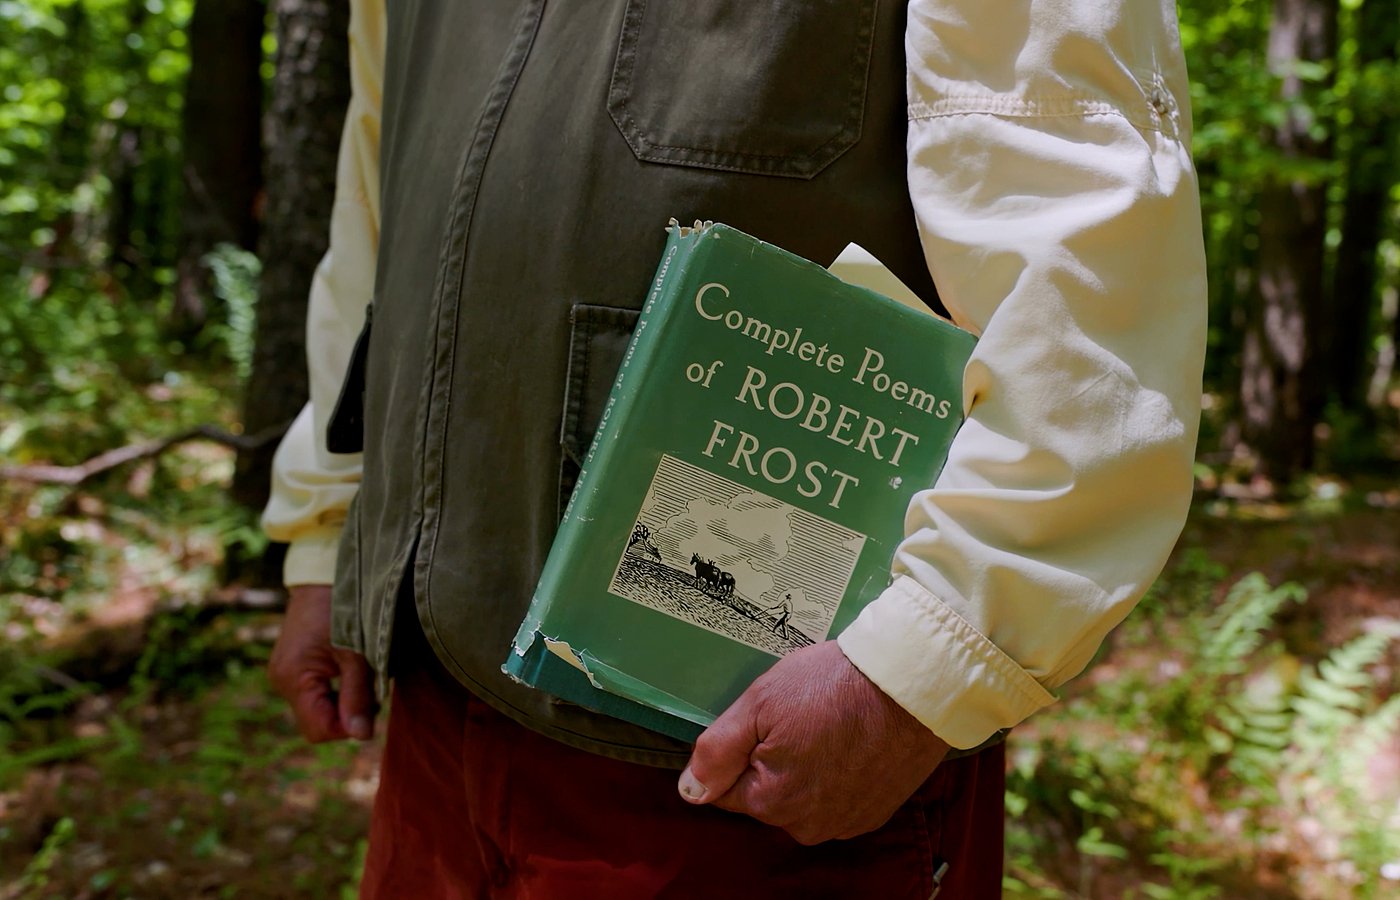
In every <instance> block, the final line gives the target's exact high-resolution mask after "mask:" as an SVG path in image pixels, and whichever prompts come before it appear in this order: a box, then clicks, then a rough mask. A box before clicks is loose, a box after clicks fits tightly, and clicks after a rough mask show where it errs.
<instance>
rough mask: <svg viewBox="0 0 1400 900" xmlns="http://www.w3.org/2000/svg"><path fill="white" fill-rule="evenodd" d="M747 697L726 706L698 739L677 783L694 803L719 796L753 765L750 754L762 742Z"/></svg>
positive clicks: (707, 800) (684, 795)
mask: <svg viewBox="0 0 1400 900" xmlns="http://www.w3.org/2000/svg"><path fill="white" fill-rule="evenodd" d="M743 699H744V698H743V697H740V698H739V700H738V701H736V702H735V704H734V705H733V706H731V707H730V708H729V709H727V710H725V711H724V714H723V715H721V716H720V717H719V718H718V719H716V720H715V722H714V724H713V725H711V726H710V727H709V728H706V729H705V731H704V733H703V734H701V735H700V738H699V739H698V740H697V741H696V742H695V750H694V751H693V752H692V753H691V754H690V762H689V763H688V764H687V765H686V767H685V771H683V772H681V778H680V783H679V784H678V785H677V787H678V788H679V790H680V792H681V796H682V797H684V798H685V799H686V800H688V801H690V802H691V803H710V802H712V801H715V800H718V799H719V798H720V797H722V796H724V795H725V793H727V792H728V791H729V789H730V788H731V787H733V786H734V782H736V781H738V780H739V776H740V775H742V774H744V770H745V769H747V768H748V767H749V757H750V755H752V753H753V751H754V748H755V747H757V746H758V731H757V729H756V728H755V726H754V721H753V715H752V713H751V712H750V707H749V704H747V703H744V702H743Z"/></svg>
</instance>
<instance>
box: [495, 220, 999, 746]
mask: <svg viewBox="0 0 1400 900" xmlns="http://www.w3.org/2000/svg"><path fill="white" fill-rule="evenodd" d="M974 343H975V339H974V338H973V337H972V336H971V335H970V334H968V333H966V332H964V331H962V330H961V329H958V328H957V327H955V326H953V325H952V324H950V323H948V322H946V321H944V320H942V319H940V318H938V317H936V316H934V315H933V314H932V313H928V312H924V311H916V310H914V309H911V308H909V307H907V306H904V305H901V304H900V303H897V302H895V301H893V300H890V299H888V298H886V297H884V296H881V295H879V294H876V293H874V292H872V291H869V290H867V289H865V288H862V287H857V286H854V285H851V284H847V283H846V282H844V281H842V280H840V279H839V278H837V277H836V276H834V275H832V274H831V273H830V272H828V271H826V270H825V269H823V268H821V267H820V266H818V265H816V264H815V263H812V262H809V261H807V260H804V259H801V258H800V257H797V256H794V255H792V254H790V253H787V252H785V251H783V250H781V249H778V248H776V247H773V246H772V245H769V244H766V243H763V242H762V241H759V240H757V239H755V238H752V237H750V236H748V235H746V234H744V233H742V232H739V231H736V230H734V229H732V228H729V227H727V226H724V225H720V224H710V223H704V224H699V223H697V226H696V227H693V228H681V227H678V226H675V225H674V224H673V226H672V228H671V236H670V239H669V241H668V243H667V247H666V251H665V253H664V254H663V257H662V261H661V263H660V266H659V267H658V270H657V274H656V277H655V279H654V280H653V282H652V286H651V290H650V292H649V295H648V299H647V302H646V306H645V307H644V309H643V311H642V316H641V319H640V320H639V322H638V324H637V329H636V332H635V333H634V335H633V338H632V343H631V345H630V347H629V349H628V351H627V355H626V357H625V358H624V361H623V364H622V367H621V369H620V371H619V373H618V376H617V380H616V382H615V383H614V386H613V391H612V395H611V397H610V398H609V400H608V403H607V406H606V407H605V410H604V413H603V418H602V422H601V424H600V425H599V429H598V432H597V436H596V438H595V439H594V443H593V445H592V447H591V449H590V450H589V453H588V456H587V457H586V459H585V461H584V465H583V471H582V472H581V473H580V475H579V479H578V483H577V486H576V487H575V490H574V493H573V497H572V499H571V500H570V502H569V505H568V507H567V509H566V512H565V514H564V518H563V520H562V522H561V523H560V527H559V531H558V534H557V536H556V539H555V543H554V545H553V548H552V550H551V552H550V555H549V558H548V561H547V562H546V564H545V568H544V572H543V574H542V576H541V579H540V583H539V586H538V588H537V590H536V593H535V596H534V599H533V601H532V603H531V606H530V610H529V613H528V615H527V616H526V618H525V621H524V622H523V623H522V624H521V627H520V630H519V632H518V633H517V635H516V637H515V641H514V645H513V647H512V648H511V652H510V654H509V656H508V658H507V660H506V663H505V666H504V669H505V671H506V672H507V673H509V674H510V675H512V676H514V677H515V678H517V679H519V680H521V681H524V682H526V683H529V684H533V685H535V686H536V687H539V688H541V689H543V690H546V691H548V692H550V693H553V694H556V695H558V696H561V697H563V698H564V699H566V700H570V701H573V702H576V703H580V704H582V705H584V706H589V707H592V708H594V709H598V710H600V711H602V712H605V713H609V714H612V715H616V716H619V717H621V718H625V719H629V720H631V721H634V722H637V723H638V724H642V725H644V726H647V727H650V728H653V729H655V730H658V731H662V732H664V733H668V734H671V735H673V736H676V737H680V738H683V739H694V737H695V736H696V735H698V734H699V732H700V731H701V730H702V729H703V727H704V726H705V725H708V724H709V723H710V722H712V721H713V720H714V718H715V717H716V716H717V715H718V714H719V713H720V712H722V711H723V710H724V708H725V707H726V706H728V705H729V703H730V702H732V701H733V700H734V699H735V698H736V697H737V696H738V695H739V694H740V693H741V692H742V691H743V690H744V688H745V687H747V686H748V684H750V683H751V682H752V681H753V680H754V679H755V678H756V677H758V676H759V675H760V674H762V673H763V671H764V670H766V669H767V668H768V667H769V666H771V665H772V664H773V663H774V662H776V661H777V660H778V659H779V658H780V657H781V656H783V655H784V654H786V653H789V652H791V651H793V650H795V649H797V648H800V647H805V646H808V645H810V644H813V643H817V642H820V641H823V640H826V639H828V638H832V637H835V636H836V635H837V634H839V633H840V631H841V629H842V628H844V627H845V626H846V625H847V624H848V623H849V622H850V621H851V620H852V619H854V618H855V616H856V615H857V613H859V611H860V610H861V608H862V607H864V605H865V604H866V603H868V602H870V601H871V600H873V599H874V598H875V597H876V596H878V595H879V594H880V593H881V591H883V590H884V589H885V587H887V586H888V584H889V581H890V561H891V559H892V557H893V554H894V550H895V547H896V546H897V544H898V543H899V541H900V540H901V539H902V538H903V536H904V514H905V510H906V509H907V507H908V505H909V502H910V500H911V498H912V497H913V495H914V493H915V492H917V491H919V490H921V489H923V488H926V487H929V486H931V485H932V484H933V482H934V480H935V479H936V478H937V476H938V473H939V471H940V469H941V468H942V465H943V460H944V458H945V456H946V454H947V450H948V445H949V444H950V443H951V441H952V439H953V435H954V433H955V432H956V431H957V429H958V426H959V425H960V424H961V422H962V402H963V400H962V373H963V368H964V366H965V364H966V362H967V359H968V356H969V354H970V353H971V351H972V347H973V345H974Z"/></svg>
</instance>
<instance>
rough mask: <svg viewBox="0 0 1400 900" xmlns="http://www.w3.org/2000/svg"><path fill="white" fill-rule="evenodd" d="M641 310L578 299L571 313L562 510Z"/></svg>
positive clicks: (560, 512)
mask: <svg viewBox="0 0 1400 900" xmlns="http://www.w3.org/2000/svg"><path fill="white" fill-rule="evenodd" d="M640 316H641V313H640V312H639V311H638V310H635V309H619V308H617V307H612V306H596V305H593V304H588V303H578V304H575V305H574V306H573V308H572V309H571V310H570V311H569V320H570V322H571V325H572V330H571V332H570V335H569V368H568V372H567V374H566V375H565V379H564V411H563V419H562V421H561V423H560V427H559V446H560V449H561V451H562V454H561V458H560V462H559V508H558V516H559V518H563V516H564V507H565V506H567V505H568V502H569V497H570V496H571V495H572V494H573V492H574V485H575V484H576V483H577V482H578V476H579V472H580V470H581V469H582V468H583V463H584V460H585V459H586V458H587V456H588V449H589V447H590V446H592V444H593V436H594V434H596V433H597V431H598V421H599V419H601V418H602V416H603V407H605V406H606V405H607V402H608V395H609V394H611V393H612V385H613V379H615V378H616V377H617V370H618V369H619V368H621V366H622V358H623V357H624V356H625V355H626V354H627V346H628V344H630V343H631V341H632V331H633V329H635V328H636V327H637V319H638V318H640Z"/></svg>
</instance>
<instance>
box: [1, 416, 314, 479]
mask: <svg viewBox="0 0 1400 900" xmlns="http://www.w3.org/2000/svg"><path fill="white" fill-rule="evenodd" d="M287 427H288V426H287V425H277V426H274V427H272V428H266V429H264V430H262V431H260V432H258V433H257V434H254V435H242V434H233V433H232V432H228V431H224V430H223V429H222V428H215V427H214V426H213V425H201V426H199V427H198V428H191V429H190V430H189V431H182V432H180V433H179V434H175V435H171V436H170V437H164V438H156V439H153V440H149V441H141V442H140V443H136V444H128V445H127V446H125V447H117V448H115V449H113V450H108V451H106V452H104V453H99V454H98V455H96V456H94V457H92V458H91V459H89V460H87V461H86V462H82V463H79V464H78V465H76V466H55V465H47V464H43V463H39V464H36V465H29V466H0V481H27V482H30V483H31V484H64V485H69V486H72V485H78V484H82V483H83V482H84V481H87V480H88V479H89V478H92V477H94V476H96V475H100V474H102V473H103V472H106V471H109V470H111V469H115V468H117V467H118V466H123V465H126V464H127V463H129V462H135V461H136V460H139V459H150V458H151V457H153V456H159V455H160V454H162V453H164V452H165V451H167V450H169V449H170V448H171V447H174V446H176V445H177V444H183V443H186V442H188V441H212V442H213V443H215V444H222V445H223V446H225V447H232V448H233V449H235V450H238V451H240V452H243V453H250V452H252V451H254V450H257V449H259V448H261V447H263V446H265V445H267V444H268V443H270V442H272V441H275V440H278V439H279V438H281V437H282V435H283V434H285V433H286V431H287Z"/></svg>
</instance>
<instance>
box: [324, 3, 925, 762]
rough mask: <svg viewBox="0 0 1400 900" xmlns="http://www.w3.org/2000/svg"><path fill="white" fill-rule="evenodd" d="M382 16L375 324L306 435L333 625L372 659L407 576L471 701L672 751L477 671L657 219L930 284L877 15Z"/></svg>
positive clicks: (649, 253)
mask: <svg viewBox="0 0 1400 900" xmlns="http://www.w3.org/2000/svg"><path fill="white" fill-rule="evenodd" d="M388 9H389V35H388V49H387V58H386V79H385V90H384V98H383V123H382V125H383V131H382V138H381V183H382V200H381V203H382V211H383V216H382V223H381V227H382V230H381V233H380V248H379V269H378V276H377V278H376V282H375V289H374V306H373V310H372V311H373V326H372V333H367V335H366V339H365V340H362V341H361V345H360V348H359V351H358V358H357V361H356V363H355V364H354V365H352V371H354V372H356V373H357V374H355V375H353V376H352V378H353V379H355V383H353V384H351V385H350V388H349V390H348V392H347V397H346V398H345V402H343V404H342V405H343V406H345V407H347V408H346V409H343V410H342V411H341V413H342V414H341V415H339V416H337V423H336V424H333V426H332V440H331V443H332V445H333V449H355V445H356V444H357V443H358V442H359V439H360V436H359V434H358V432H359V430H360V426H361V424H362V426H363V449H364V481H363V484H362V485H361V488H360V492H359V496H358V498H357V500H356V502H355V505H354V507H353V509H352V510H351V514H350V522H349V525H348V527H347V529H346V533H345V537H344V540H343V543H342V552H341V556H340V560H341V562H340V566H339V571H338V573H337V584H336V603H335V614H334V625H333V627H334V638H335V640H336V641H337V642H338V643H340V644H343V645H345V646H349V647H353V648H356V649H359V650H361V651H362V652H364V653H365V654H366V655H367V656H368V657H369V659H370V662H371V663H372V664H373V665H374V666H375V667H376V668H377V669H378V670H379V671H381V672H382V671H384V669H385V666H386V664H387V662H388V655H389V645H390V640H391V632H392V630H393V622H394V612H395V610H394V606H395V601H396V597H398V596H399V589H400V586H401V584H403V583H404V580H405V579H411V587H412V596H413V598H414V600H415V601H416V605H417V613H418V617H419V621H420V622H421V623H422V626H423V629H424V631H425V632H426V634H427V636H428V639H429V641H430V643H431V645H432V646H433V648H434V649H435V650H436V651H437V654H438V656H439V657H440V658H441V660H442V662H443V664H444V665H445V666H446V667H447V668H448V670H450V671H451V672H452V673H453V674H455V675H456V676H457V678H459V679H460V680H461V681H462V683H463V684H464V685H466V686H467V687H468V688H470V689H471V690H472V691H473V692H475V693H477V694H478V695H479V696H481V697H482V698H483V699H484V700H486V701H487V702H488V703H490V704H492V705H493V706H495V707H496V708H498V709H500V710H501V711H502V712H504V713H506V714H507V715H509V716H511V717H513V718H515V719H516V720H518V721H520V722H522V723H524V724H525V725H527V726H528V727H530V728H533V729H535V730H537V731H539V732H542V733H544V734H546V735H549V736H551V737H553V738H556V739H558V740H561V741H564V742H566V743H569V744H572V745H575V746H578V747H582V748H585V749H587V750H591V751H595V752H598V753H603V754H607V755H610V756H614V757H617V758H622V759H629V760H633V761H637V762H644V763H650V764H655V765H673V766H679V765H681V764H683V763H684V761H685V759H686V757H687V755H688V748H686V747H684V746H682V745H680V744H678V743H676V742H674V741H671V740H670V739H667V738H663V737H660V736H657V735H654V734H652V733H650V732H646V731H643V730H641V729H638V728H635V727H633V726H631V725H628V724H625V723H622V722H618V721H616V720H611V719H608V718H605V717H602V716H598V715H595V714H593V713H590V712H588V711H586V710H583V709H581V708H579V707H576V706H572V705H569V704H565V703H562V702H559V701H554V700H552V699H550V698H549V697H547V696H546V695H544V694H542V693H540V692H538V691H536V690H534V689H532V688H528V687H524V686H522V685H519V684H516V683H514V682H512V681H511V680H510V679H508V678H507V677H506V676H504V675H503V674H502V673H501V663H502V662H503V661H504V659H505V657H506V654H507V653H508V652H509V648H510V640H511V637H512V635H513V634H514V633H515V630H516V627H517V626H518V625H519V623H520V620H521V617H522V615H523V614H524V612H525V609H526V607H527V605H528V603H529V599H530V595H531V592H532V589H533V588H534V585H535V582H536V579H537V578H538V576H539V573H540V570H541V568H542V566H543V564H544V560H545V555H546V554H547V552H548V550H549V546H550V541H551V539H552V538H553V535H554V531H555V527H556V524H557V522H558V520H559V516H560V513H561V511H562V508H563V503H564V501H565V500H567V498H568V495H569V491H570V490H571V488H572V486H573V481H574V478H575V476H576V473H577V472H578V461H579V459H580V457H581V456H582V455H583V454H584V453H585V452H586V450H587V449H588V444H589V441H590V439H591V437H592V432H593V429H594V426H595V424H596V422H597V420H598V417H599V414H600V412H601V409H602V404H603V401H604V400H605V399H606V397H607V393H608V390H609V387H610V385H611V382H612V378H613V375H614V373H615V372H616V370H617V366H618V363H619V362H620V360H621V355H622V352H623V350H624V349H625V347H626V344H627V340H628V337H629V334H630V331H631V328H632V325H633V323H634V322H635V320H636V317H637V313H636V310H638V309H639V308H640V307H641V304H642V301H643V299H644V297H645V293H646V289H647V285H648V283H649V281H650V279H651V276H652V274H653V272H654V270H655V267H656V263H657V259H658V257H659V255H660V253H661V250H662V247H663V245H664V243H665V237H666V235H665V233H664V226H665V224H666V222H667V220H668V218H670V217H672V216H674V217H676V218H677V219H679V220H681V221H690V220H695V219H712V220H716V221H722V222H725V223H728V224H730V225H733V226H735V227H736V228H739V229H741V230H743V231H746V232H749V233H750V234H753V235H756V236H758V237H760V238H762V239H764V240H767V241H769V242H771V243H775V244H778V245H779V246H782V247H785V248H787V249H789V250H792V251H793V252H795V253H798V254H801V255H803V256H806V257H808V258H809V259H812V260H816V261H818V262H821V263H823V264H824V263H827V262H829V261H830V260H831V259H833V258H834V257H835V256H836V254H837V253H838V252H839V251H840V250H841V249H842V248H843V247H844V246H845V245H846V243H847V242H849V241H856V242H857V243H860V244H861V245H863V246H864V247H866V248H867V249H869V250H870V251H872V252H873V253H874V254H875V255H876V256H877V257H879V258H880V259H881V260H883V261H884V262H885V263H886V265H888V266H889V267H890V268H891V269H893V270H894V271H895V273H896V274H898V275H899V276H900V277H901V278H902V279H903V280H904V281H905V282H906V283H907V284H908V285H909V286H910V287H912V288H913V289H914V290H915V291H916V292H917V293H919V294H920V295H922V296H925V297H929V298H933V297H934V296H935V294H934V290H933V285H932V283H931V282H930V279H929V275H928V271H927V268H926V265H925V263H924V258H923V254H922V251H921V249H920V245H919V241H918V235H917V231H916V229H915V225H914V215H913V211H912V209H911V207H910V203H909V199H908V192H907V187H906V181H905V178H906V167H905V133H906V121H907V120H906V115H905V109H906V102H905V66H904V52H903V48H904V8H903V5H902V4H901V3H899V2H897V0H826V2H819V3H818V2H810V0H589V2H579V0H571V2H562V0H553V2H548V3H546V2H544V0H439V2H429V0H392V2H390V3H389V4H388ZM359 378H362V379H363V385H362V388H363V393H362V397H363V406H362V408H361V407H360V406H359V404H358V403H356V402H355V401H357V400H358V399H359V397H360V396H361V393H360V387H361V385H360V384H359V383H358V379H359ZM347 423H349V425H348V426H347ZM347 427H348V428H349V429H350V430H351V431H354V432H355V434H353V435H351V436H350V437H347V436H346V429H347Z"/></svg>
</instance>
